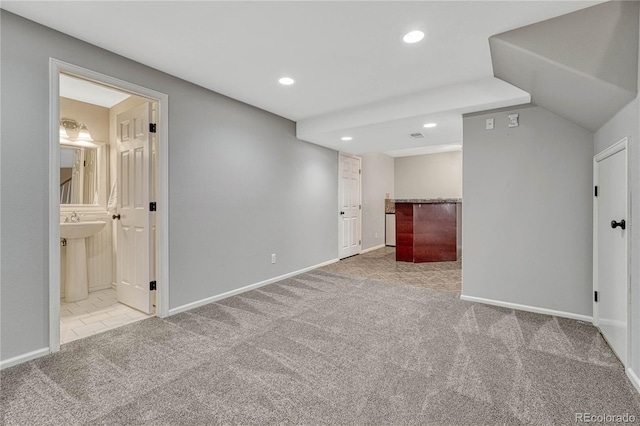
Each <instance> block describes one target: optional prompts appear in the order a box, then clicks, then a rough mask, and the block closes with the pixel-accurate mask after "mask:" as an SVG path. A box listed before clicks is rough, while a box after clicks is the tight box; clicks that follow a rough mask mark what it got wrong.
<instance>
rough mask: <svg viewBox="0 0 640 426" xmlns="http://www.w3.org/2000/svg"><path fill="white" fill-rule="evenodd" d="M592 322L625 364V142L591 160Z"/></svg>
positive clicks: (626, 227)
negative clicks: (594, 190) (593, 192)
mask: <svg viewBox="0 0 640 426" xmlns="http://www.w3.org/2000/svg"><path fill="white" fill-rule="evenodd" d="M595 160H596V161H595V163H594V164H595V165H594V175H595V181H596V185H597V196H596V197H595V217H594V219H595V221H596V224H595V227H596V235H595V237H596V242H595V250H594V251H595V257H596V268H597V271H595V272H596V277H595V278H596V281H595V287H596V288H595V289H594V290H595V291H597V293H596V294H597V302H595V298H594V318H595V322H596V325H597V326H598V327H599V328H600V331H601V332H602V335H603V336H604V337H605V339H606V340H607V341H608V342H609V345H610V346H611V348H612V349H613V350H614V352H615V353H616V355H617V356H618V358H620V361H622V363H623V364H624V365H626V360H627V315H628V310H627V309H628V291H629V288H628V276H629V273H628V269H627V268H628V252H627V250H628V242H627V238H628V234H629V225H630V224H629V218H628V216H627V213H628V206H627V203H628V192H627V149H626V139H625V140H624V141H622V142H620V143H618V144H616V145H614V146H613V147H611V148H610V149H607V150H605V151H603V152H602V153H601V154H598V155H597V156H596V158H595Z"/></svg>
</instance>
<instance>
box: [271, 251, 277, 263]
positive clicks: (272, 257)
mask: <svg viewBox="0 0 640 426" xmlns="http://www.w3.org/2000/svg"><path fill="white" fill-rule="evenodd" d="M271 263H276V254H275V253H273V254H272V255H271Z"/></svg>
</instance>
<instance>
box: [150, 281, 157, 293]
mask: <svg viewBox="0 0 640 426" xmlns="http://www.w3.org/2000/svg"><path fill="white" fill-rule="evenodd" d="M155 289H156V282H155V281H151V282H150V283H149V290H151V291H153V290H155Z"/></svg>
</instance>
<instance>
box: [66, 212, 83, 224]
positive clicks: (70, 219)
mask: <svg viewBox="0 0 640 426" xmlns="http://www.w3.org/2000/svg"><path fill="white" fill-rule="evenodd" d="M78 222H80V216H78V213H76V212H72V213H71V214H70V215H67V216H66V217H65V218H64V223H78Z"/></svg>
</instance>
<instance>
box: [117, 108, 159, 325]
mask: <svg viewBox="0 0 640 426" xmlns="http://www.w3.org/2000/svg"><path fill="white" fill-rule="evenodd" d="M149 117H150V108H149V104H148V103H145V104H142V105H140V106H138V107H135V108H133V109H131V110H129V111H127V112H124V113H122V114H118V116H117V126H118V129H117V132H118V140H117V145H118V202H117V206H118V211H117V214H118V215H119V219H118V220H117V228H118V232H117V239H118V242H117V259H118V260H117V286H118V288H117V290H118V301H119V302H121V303H124V304H125V305H129V306H131V307H133V308H136V309H138V310H140V311H142V312H145V313H152V312H153V304H152V299H151V296H152V292H151V290H150V284H149V281H150V278H149V277H150V262H149V253H150V249H151V244H150V238H149V231H150V227H151V220H150V213H149V192H150V191H149V188H150V186H149V185H150V179H149V177H150V167H149V163H150V155H149V153H150V149H149V140H150V138H149Z"/></svg>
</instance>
